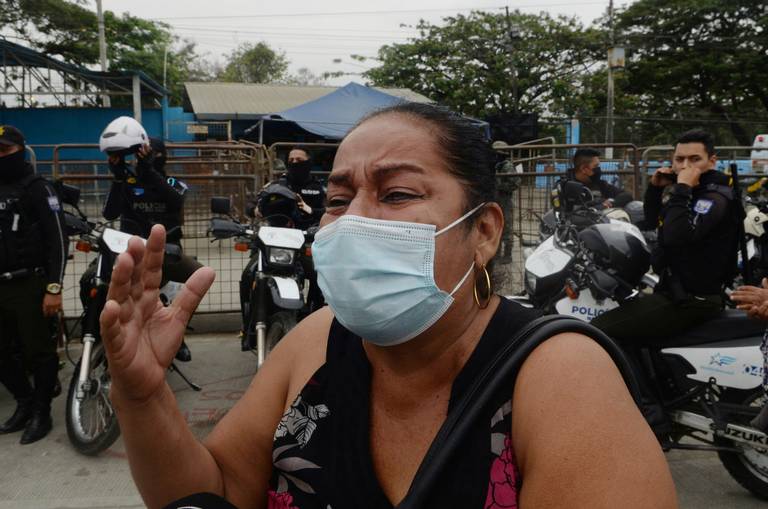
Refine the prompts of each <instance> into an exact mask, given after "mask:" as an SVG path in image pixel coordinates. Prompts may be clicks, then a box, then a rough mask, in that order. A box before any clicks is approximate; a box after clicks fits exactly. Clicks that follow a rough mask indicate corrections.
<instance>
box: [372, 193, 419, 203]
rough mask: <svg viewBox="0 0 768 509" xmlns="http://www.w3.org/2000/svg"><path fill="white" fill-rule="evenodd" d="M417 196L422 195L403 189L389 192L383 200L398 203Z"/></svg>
mask: <svg viewBox="0 0 768 509" xmlns="http://www.w3.org/2000/svg"><path fill="white" fill-rule="evenodd" d="M416 198H421V195H418V194H413V193H405V192H402V191H393V192H391V193H387V194H386V195H385V196H384V197H383V198H382V199H381V201H384V202H388V203H397V202H402V201H407V200H413V199H416Z"/></svg>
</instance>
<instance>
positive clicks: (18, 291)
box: [0, 276, 59, 411]
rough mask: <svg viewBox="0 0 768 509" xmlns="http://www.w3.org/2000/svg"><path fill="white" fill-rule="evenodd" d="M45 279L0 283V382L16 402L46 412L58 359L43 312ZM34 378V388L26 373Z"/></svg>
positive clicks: (48, 323)
mask: <svg viewBox="0 0 768 509" xmlns="http://www.w3.org/2000/svg"><path fill="white" fill-rule="evenodd" d="M44 296H45V280H44V279H43V278H41V277H38V276H30V277H26V278H21V279H14V280H11V281H3V282H0V383H2V384H3V385H4V386H5V387H6V388H7V389H8V390H9V391H10V393H11V394H13V397H14V398H15V399H16V400H17V401H25V400H29V399H30V398H31V399H32V402H33V403H34V405H35V406H36V407H38V408H39V409H41V410H43V411H50V406H51V400H52V399H53V388H54V386H55V384H56V375H57V373H58V367H59V360H58V357H57V355H56V339H55V337H54V336H53V334H52V333H51V327H50V324H51V321H50V319H49V318H46V317H45V316H44V315H43V297H44ZM27 371H29V372H31V373H32V375H33V377H34V381H35V383H34V388H33V387H32V385H30V383H29V379H28V378H27V374H26V372H27Z"/></svg>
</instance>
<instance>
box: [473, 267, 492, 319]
mask: <svg viewBox="0 0 768 509" xmlns="http://www.w3.org/2000/svg"><path fill="white" fill-rule="evenodd" d="M480 269H481V270H482V271H483V272H484V273H485V288H486V292H487V295H486V297H485V299H484V301H483V302H482V303H481V302H480V297H478V294H477V279H475V284H474V286H473V288H472V293H473V294H474V296H475V302H476V303H477V307H479V308H480V309H485V308H487V307H488V304H490V303H491V296H492V295H493V293H492V292H491V275H490V274H488V269H486V268H485V264H484V263H483V264H481V265H480Z"/></svg>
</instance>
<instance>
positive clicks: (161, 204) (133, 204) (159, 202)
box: [120, 177, 187, 243]
mask: <svg viewBox="0 0 768 509" xmlns="http://www.w3.org/2000/svg"><path fill="white" fill-rule="evenodd" d="M130 180H133V182H131V181H130ZM130 180H129V181H126V182H125V188H124V192H125V195H124V197H125V205H126V207H125V208H124V209H123V210H122V214H121V217H120V221H121V230H122V231H124V232H126V233H130V234H132V235H139V236H141V237H144V238H147V237H148V236H149V232H150V230H151V229H152V225H154V224H162V225H164V226H165V229H166V231H171V230H172V229H174V228H175V230H174V231H172V232H170V234H169V235H168V239H167V241H168V242H174V243H175V242H179V241H180V239H181V224H182V218H183V211H182V209H181V207H175V206H173V205H172V204H170V203H168V199H167V198H166V197H165V196H164V195H163V194H162V193H161V192H159V191H157V190H156V189H153V188H152V187H147V186H144V185H142V183H141V182H138V181H136V180H135V179H130ZM165 180H166V182H167V183H168V184H169V185H170V186H171V187H173V188H174V190H176V191H177V192H178V193H179V195H183V194H184V192H185V191H186V190H187V186H186V185H185V184H184V183H183V182H181V181H180V180H177V179H175V178H173V177H167V178H166V179H165ZM177 227H178V228H177Z"/></svg>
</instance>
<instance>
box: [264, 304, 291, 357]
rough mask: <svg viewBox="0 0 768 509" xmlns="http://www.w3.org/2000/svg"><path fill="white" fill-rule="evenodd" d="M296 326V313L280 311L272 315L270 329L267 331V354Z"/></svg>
mask: <svg viewBox="0 0 768 509" xmlns="http://www.w3.org/2000/svg"><path fill="white" fill-rule="evenodd" d="M295 325H296V313H295V312H291V311H279V312H277V313H275V314H274V315H272V316H271V317H270V319H269V328H268V329H267V340H266V341H265V343H266V347H267V351H266V352H265V355H264V357H266V354H268V353H269V352H271V351H272V349H273V348H274V347H275V346H276V345H277V342H278V341H280V340H281V339H282V338H283V336H285V335H286V334H288V332H289V331H290V330H291V329H293V327H294V326H295Z"/></svg>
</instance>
